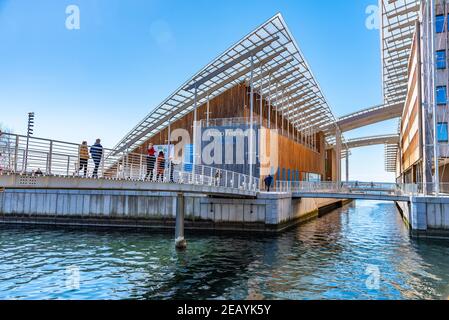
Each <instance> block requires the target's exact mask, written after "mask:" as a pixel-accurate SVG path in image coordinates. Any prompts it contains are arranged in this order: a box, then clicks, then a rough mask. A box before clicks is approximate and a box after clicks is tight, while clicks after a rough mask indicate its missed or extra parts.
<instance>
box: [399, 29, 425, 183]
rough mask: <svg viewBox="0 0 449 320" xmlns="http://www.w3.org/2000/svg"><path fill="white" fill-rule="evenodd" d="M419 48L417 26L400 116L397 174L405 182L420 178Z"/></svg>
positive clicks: (415, 180)
mask: <svg viewBox="0 0 449 320" xmlns="http://www.w3.org/2000/svg"><path fill="white" fill-rule="evenodd" d="M420 54H421V49H420V41H419V26H417V32H416V34H415V36H414V39H413V43H412V50H411V53H410V58H409V63H408V74H409V82H408V90H407V97H406V101H405V105H404V111H403V114H402V118H401V140H400V155H401V158H400V161H399V168H397V170H398V174H397V175H398V176H400V175H403V177H404V178H405V179H404V180H405V182H417V181H418V180H421V178H422V164H419V162H421V161H422V156H423V155H422V150H423V145H422V134H423V133H422V112H421V105H422V98H421V58H420Z"/></svg>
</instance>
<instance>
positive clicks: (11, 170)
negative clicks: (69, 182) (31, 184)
mask: <svg viewBox="0 0 449 320" xmlns="http://www.w3.org/2000/svg"><path fill="white" fill-rule="evenodd" d="M27 141H28V142H27ZM88 150H89V152H90V150H91V146H88ZM153 165H154V169H153V170H151V167H153ZM95 170H97V171H98V174H97V177H100V178H105V179H118V180H136V181H137V180H141V181H149V180H151V181H155V182H161V183H182V184H201V185H209V186H216V187H224V188H232V189H239V190H247V191H258V190H259V178H255V177H253V178H252V179H250V177H249V176H248V175H245V174H242V173H237V172H232V171H227V170H222V169H220V168H215V167H210V166H203V165H198V164H196V165H193V164H191V163H177V162H176V161H170V160H169V159H166V158H165V159H164V161H159V160H157V158H156V160H154V161H149V160H148V158H147V156H146V155H144V154H139V153H128V152H117V151H116V150H113V149H107V148H103V154H102V156H101V160H100V161H99V162H98V163H97V164H95V163H94V161H93V159H92V157H91V156H90V159H89V160H88V161H87V166H86V175H84V167H83V168H81V163H80V145H79V144H76V143H70V142H63V141H57V140H49V139H43V138H36V137H30V138H29V139H27V137H26V136H22V135H16V134H7V133H2V134H1V135H0V174H23V175H35V176H36V175H42V176H68V177H81V178H86V179H90V178H96V177H93V175H94V171H95ZM250 180H251V181H250Z"/></svg>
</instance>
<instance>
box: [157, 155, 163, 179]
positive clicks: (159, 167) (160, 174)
mask: <svg viewBox="0 0 449 320" xmlns="http://www.w3.org/2000/svg"><path fill="white" fill-rule="evenodd" d="M164 171H165V155H164V152H163V151H160V152H159V155H158V156H157V177H156V180H157V181H161V182H164ZM159 179H160V180H159Z"/></svg>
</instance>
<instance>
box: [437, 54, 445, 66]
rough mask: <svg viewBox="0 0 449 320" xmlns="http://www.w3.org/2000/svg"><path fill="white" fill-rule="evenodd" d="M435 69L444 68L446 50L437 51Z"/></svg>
mask: <svg viewBox="0 0 449 320" xmlns="http://www.w3.org/2000/svg"><path fill="white" fill-rule="evenodd" d="M437 69H446V50H438V51H437Z"/></svg>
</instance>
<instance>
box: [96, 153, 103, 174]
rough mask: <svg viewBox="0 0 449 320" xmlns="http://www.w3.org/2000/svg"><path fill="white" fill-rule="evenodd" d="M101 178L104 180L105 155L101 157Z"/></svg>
mask: <svg viewBox="0 0 449 320" xmlns="http://www.w3.org/2000/svg"><path fill="white" fill-rule="evenodd" d="M103 153H104V152H103ZM97 174H98V172H97ZM101 176H102V177H103V178H104V154H102V155H101Z"/></svg>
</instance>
